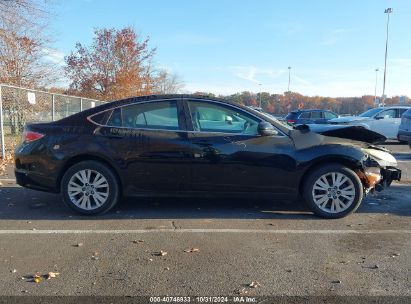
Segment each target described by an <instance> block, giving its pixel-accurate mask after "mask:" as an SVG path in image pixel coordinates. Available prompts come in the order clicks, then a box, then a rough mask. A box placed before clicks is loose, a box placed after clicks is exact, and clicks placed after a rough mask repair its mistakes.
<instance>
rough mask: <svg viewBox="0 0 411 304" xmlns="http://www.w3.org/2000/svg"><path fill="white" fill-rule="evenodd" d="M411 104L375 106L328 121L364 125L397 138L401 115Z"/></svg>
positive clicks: (390, 137)
mask: <svg viewBox="0 0 411 304" xmlns="http://www.w3.org/2000/svg"><path fill="white" fill-rule="evenodd" d="M410 108H411V106H389V107H381V108H373V109H370V110H368V111H365V112H364V113H362V114H360V115H358V116H345V117H339V118H334V119H331V120H329V121H328V123H329V124H334V125H352V126H363V127H365V128H367V129H369V130H371V131H375V132H378V133H380V134H382V135H384V136H385V137H387V138H388V139H397V134H398V127H399V126H400V123H401V116H402V114H404V112H405V111H407V110H408V109H410Z"/></svg>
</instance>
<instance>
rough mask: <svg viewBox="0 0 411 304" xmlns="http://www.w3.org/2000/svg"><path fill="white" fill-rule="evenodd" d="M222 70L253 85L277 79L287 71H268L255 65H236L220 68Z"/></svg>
mask: <svg viewBox="0 0 411 304" xmlns="http://www.w3.org/2000/svg"><path fill="white" fill-rule="evenodd" d="M219 69H220V70H226V71H228V72H230V73H232V74H233V75H235V76H236V77H238V78H241V79H243V80H247V81H250V82H253V83H257V84H258V83H261V82H262V81H263V80H264V79H265V78H271V79H277V78H278V77H279V76H281V75H282V74H284V73H285V72H286V71H285V70H283V69H267V68H261V67H257V66H253V65H236V66H228V67H219Z"/></svg>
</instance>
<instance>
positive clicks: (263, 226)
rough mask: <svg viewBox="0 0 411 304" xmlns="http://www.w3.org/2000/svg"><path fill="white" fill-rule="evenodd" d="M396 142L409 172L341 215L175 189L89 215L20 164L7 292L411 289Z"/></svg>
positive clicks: (1, 265)
mask: <svg viewBox="0 0 411 304" xmlns="http://www.w3.org/2000/svg"><path fill="white" fill-rule="evenodd" d="M387 147H388V148H389V149H391V150H392V151H393V153H395V155H396V157H397V158H398V160H399V164H400V168H401V169H402V170H403V172H404V176H403V181H402V182H401V183H394V184H393V185H392V187H391V188H389V189H387V190H385V191H384V192H381V193H378V194H376V195H370V196H368V197H367V198H366V199H365V200H364V202H363V204H362V205H361V207H360V208H359V210H358V211H357V212H356V213H355V214H353V215H351V216H348V217H346V218H343V219H338V220H323V219H320V218H318V217H315V216H313V215H312V214H311V213H310V212H309V211H308V210H307V209H306V208H305V206H304V204H303V203H302V202H299V201H296V202H291V201H268V200H238V199H232V200H230V199H207V200H206V199H165V198H164V199H143V198H138V199H123V200H122V201H121V202H120V203H119V204H118V205H117V206H116V208H115V209H114V210H112V211H111V212H109V213H108V214H105V215H103V216H95V217H83V216H79V215H76V214H74V213H72V212H71V211H70V210H68V209H66V208H65V207H64V206H63V204H62V203H61V200H60V197H59V196H58V195H55V194H49V193H42V192H36V191H32V190H28V189H23V188H21V187H19V186H17V185H15V183H14V181H13V176H12V173H11V172H9V176H3V177H2V178H0V180H1V182H2V186H1V188H0V274H1V275H0V286H1V287H0V295H2V296H5V295H47V296H50V295H65V296H67V295H103V296H104V295H107V296H116V295H121V296H124V295H126V296H133V295H144V296H163V295H169V296H227V295H230V296H232V295H247V296H267V295H277V296H279V295H293V296H336V295H342V296H343V295H350V296H407V297H411V282H410V279H411V258H410V254H411V221H410V216H411V174H410V173H411V171H410V170H411V150H410V149H409V147H408V146H405V145H389V146H387ZM49 272H52V273H59V274H57V275H56V277H50V278H49V279H47V274H48V273H49ZM36 274H37V275H39V277H40V279H37V280H39V282H38V283H36V282H34V277H33V276H34V275H36ZM250 285H251V286H250Z"/></svg>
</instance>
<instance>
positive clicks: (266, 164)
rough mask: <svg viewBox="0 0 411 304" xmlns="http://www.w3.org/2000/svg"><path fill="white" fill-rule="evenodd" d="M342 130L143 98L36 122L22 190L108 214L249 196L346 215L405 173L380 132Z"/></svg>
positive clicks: (218, 105)
mask: <svg viewBox="0 0 411 304" xmlns="http://www.w3.org/2000/svg"><path fill="white" fill-rule="evenodd" d="M336 128H337V127H333V128H331V129H329V128H328V129H326V130H325V131H324V132H321V130H317V131H316V133H315V132H312V131H310V129H309V127H307V126H305V127H300V128H298V129H292V128H290V127H288V126H286V125H284V124H282V123H280V122H279V121H277V120H276V119H274V118H273V117H271V116H268V115H265V114H264V113H261V112H259V111H255V110H252V109H249V108H246V107H243V106H240V105H238V104H233V103H228V102H226V101H223V100H217V99H209V98H205V97H199V96H190V95H167V96H155V95H152V96H144V97H136V98H129V99H126V100H120V101H115V102H111V103H107V104H104V105H101V106H99V107H96V108H93V109H89V110H85V111H83V112H80V113H78V114H75V115H72V116H70V117H67V118H64V119H62V120H59V121H56V122H52V123H41V124H29V125H27V126H26V128H25V132H24V142H23V143H22V144H21V145H20V146H19V147H18V148H17V149H16V151H15V159H16V163H15V166H16V168H15V173H16V178H17V182H18V183H19V184H20V185H21V186H23V187H27V188H31V189H37V190H43V191H50V192H60V193H61V195H62V198H63V201H64V203H65V204H66V205H67V206H69V207H70V208H72V209H74V210H75V211H77V212H80V213H82V214H97V213H103V212H106V211H108V210H110V209H111V208H112V207H113V206H114V205H115V204H116V203H117V202H118V200H119V199H120V197H121V196H123V195H124V196H176V195H177V196H178V195H185V196H187V195H190V196H194V195H200V196H205V195H207V196H209V195H213V196H228V197H234V196H237V197H238V196H241V197H244V196H245V195H249V196H250V197H252V198H257V197H259V198H262V197H265V198H267V197H270V198H273V197H277V198H278V197H281V198H288V199H296V198H298V197H303V198H304V200H305V201H306V203H307V205H308V206H309V207H310V209H311V210H312V211H313V212H314V213H316V214H318V215H320V216H322V217H326V218H340V217H343V216H346V215H348V214H349V213H351V212H353V211H355V210H356V209H357V208H358V206H359V205H360V203H361V201H362V199H363V197H364V196H365V195H366V194H367V193H368V192H370V191H374V189H376V190H381V189H382V188H383V187H385V186H389V185H390V184H391V181H392V180H399V179H400V176H401V171H400V170H399V169H397V162H396V160H395V158H394V157H393V156H392V155H391V154H389V152H388V151H387V150H385V149H383V148H379V147H376V146H373V145H372V144H371V143H367V141H368V142H372V141H374V140H381V136H380V135H379V134H377V133H374V132H372V131H368V130H365V129H363V130H362V133H361V132H357V131H358V130H354V129H351V128H353V127H342V128H345V129H346V130H342V131H341V129H338V128H337V129H336ZM364 132H366V134H364ZM367 132H369V133H367ZM321 133H323V134H321ZM360 133H361V134H362V135H361V136H360V139H361V140H362V141H359V140H358V134H360ZM324 134H327V135H324ZM356 136H357V137H356Z"/></svg>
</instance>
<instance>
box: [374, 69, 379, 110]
mask: <svg viewBox="0 0 411 304" xmlns="http://www.w3.org/2000/svg"><path fill="white" fill-rule="evenodd" d="M378 71H379V69H375V89H374V105H376V103H377V82H378Z"/></svg>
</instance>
